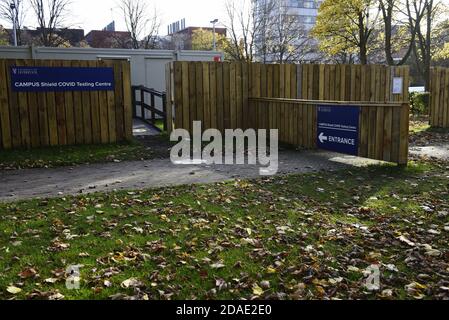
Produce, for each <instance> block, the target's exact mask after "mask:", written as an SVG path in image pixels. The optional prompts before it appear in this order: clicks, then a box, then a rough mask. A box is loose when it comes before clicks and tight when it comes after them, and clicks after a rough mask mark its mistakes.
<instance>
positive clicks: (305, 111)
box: [300, 64, 309, 148]
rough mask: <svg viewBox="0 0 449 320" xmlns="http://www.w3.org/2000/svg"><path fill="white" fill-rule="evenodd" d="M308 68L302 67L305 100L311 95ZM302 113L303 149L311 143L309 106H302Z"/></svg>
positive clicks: (304, 65) (305, 65)
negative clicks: (308, 122)
mask: <svg viewBox="0 0 449 320" xmlns="http://www.w3.org/2000/svg"><path fill="white" fill-rule="evenodd" d="M308 68H309V66H308V65H307V64H303V65H302V93H303V99H308V98H309V97H308V94H309V90H308V88H307V86H308V83H309V81H308V75H309V72H308ZM301 109H302V110H301V112H300V117H301V123H300V125H301V129H302V130H301V138H302V147H305V148H308V147H309V145H308V142H309V137H308V136H309V135H308V131H309V127H308V125H307V121H308V109H309V106H307V105H305V104H304V105H301Z"/></svg>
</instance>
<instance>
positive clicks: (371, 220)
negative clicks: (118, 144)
mask: <svg viewBox="0 0 449 320" xmlns="http://www.w3.org/2000/svg"><path fill="white" fill-rule="evenodd" d="M448 178H449V166H448V164H447V163H440V164H438V163H412V164H411V165H410V167H408V168H405V169H401V168H397V167H396V166H382V167H370V168H361V169H356V168H354V169H348V170H343V171H339V172H335V173H315V174H307V175H291V176H285V177H276V178H265V179H260V180H251V181H237V182H227V183H219V184H214V185H199V186H182V187H174V188H164V189H159V190H151V191H145V192H121V193H111V194H95V195H89V196H80V197H75V198H71V197H68V198H61V199H51V200H35V201H27V202H20V203H14V204H0V213H1V214H0V230H2V232H1V234H0V299H11V298H15V299H27V298H28V299H46V298H49V299H62V298H65V299H87V298H88V299H109V298H116V299H180V298H187V299H193V298H205V299H228V298H229V299H240V298H248V299H252V298H263V299H278V298H280V299H327V298H332V299H345V298H350V299H356V298H357V299H374V298H383V299H426V298H436V299H443V298H448V297H449V288H448V287H449V264H448V262H449V248H448V247H449V237H448V235H449V214H448V213H449V201H448V200H449V185H448V181H449V179H448ZM69 265H80V266H81V268H80V271H81V287H80V289H79V290H68V289H66V287H65V279H66V275H65V272H64V270H65V269H66V267H67V266H69ZM371 265H378V266H379V267H380V271H381V278H380V288H379V290H378V291H369V290H367V289H366V288H365V286H364V284H365V281H364V277H365V276H364V274H363V272H364V271H365V269H366V268H367V267H369V266H371Z"/></svg>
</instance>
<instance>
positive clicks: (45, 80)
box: [10, 66, 115, 92]
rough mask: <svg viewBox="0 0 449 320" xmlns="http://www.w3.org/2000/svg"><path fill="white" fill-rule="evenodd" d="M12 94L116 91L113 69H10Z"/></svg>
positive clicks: (17, 67) (18, 67)
mask: <svg viewBox="0 0 449 320" xmlns="http://www.w3.org/2000/svg"><path fill="white" fill-rule="evenodd" d="M10 75H11V89H12V91H13V92H64V91H113V90H114V87H115V81H114V69H113V68H107V67H101V68H88V67H22V66H12V67H11V68H10Z"/></svg>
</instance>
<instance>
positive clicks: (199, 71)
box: [175, 62, 204, 126]
mask: <svg viewBox="0 0 449 320" xmlns="http://www.w3.org/2000/svg"><path fill="white" fill-rule="evenodd" d="M175 85H176V83H175ZM195 85H196V99H197V100H196V120H197V121H201V122H202V123H204V97H203V64H202V62H195ZM203 126H204V124H203Z"/></svg>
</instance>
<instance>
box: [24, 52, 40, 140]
mask: <svg viewBox="0 0 449 320" xmlns="http://www.w3.org/2000/svg"><path fill="white" fill-rule="evenodd" d="M24 65H25V66H34V61H32V60H26V61H24ZM25 97H26V98H27V99H28V100H27V102H26V105H27V106H28V110H27V111H28V112H27V113H26V116H27V121H26V122H27V125H29V144H28V146H29V147H33V148H36V147H39V146H40V138H39V113H38V106H37V93H36V92H28V93H27V94H26V95H25ZM21 121H24V119H21Z"/></svg>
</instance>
